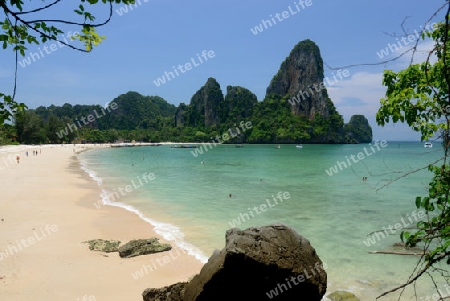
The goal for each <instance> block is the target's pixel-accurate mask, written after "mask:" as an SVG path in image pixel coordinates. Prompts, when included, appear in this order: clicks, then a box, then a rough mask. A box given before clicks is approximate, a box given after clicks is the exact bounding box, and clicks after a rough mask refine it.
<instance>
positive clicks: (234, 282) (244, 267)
mask: <svg viewBox="0 0 450 301" xmlns="http://www.w3.org/2000/svg"><path fill="white" fill-rule="evenodd" d="M324 268H325V267H324V265H323V264H322V261H321V260H320V258H319V257H318V255H317V253H316V251H315V249H314V248H313V247H312V246H311V245H310V243H309V241H308V240H307V239H306V238H304V237H302V236H300V235H298V234H297V233H296V232H295V231H294V230H293V229H292V228H290V227H288V226H286V225H284V224H273V225H269V226H263V227H256V228H248V229H246V230H239V229H236V228H234V229H230V230H228V231H227V232H226V246H225V248H224V249H222V250H221V251H217V252H215V253H214V254H213V255H212V256H211V258H210V259H209V260H208V262H207V263H206V264H205V265H204V266H203V268H202V270H201V271H200V273H199V274H198V275H196V276H195V277H194V278H193V279H192V280H191V281H189V282H188V283H180V284H178V286H170V287H165V288H161V289H157V290H155V289H147V290H146V291H145V292H144V294H143V300H144V301H156V300H159V301H163V300H180V301H181V300H182V301H204V300H218V301H221V300H224V301H225V300H227V301H229V300H237V301H240V300H242V301H244V300H245V301H248V300H267V299H268V298H269V299H271V298H275V297H276V300H279V301H285V300H305V301H306V300H307V301H319V300H321V299H322V297H323V296H324V294H325V292H326V288H327V274H326V272H325V270H324ZM183 289H184V294H183ZM180 294H183V295H182V296H181V297H180V296H179V295H180ZM165 296H166V297H165ZM172 298H173V299H172Z"/></svg>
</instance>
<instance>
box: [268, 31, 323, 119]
mask: <svg viewBox="0 0 450 301" xmlns="http://www.w3.org/2000/svg"><path fill="white" fill-rule="evenodd" d="M323 79H324V76H323V61H322V57H321V56H320V50H319V47H318V46H317V45H316V44H315V43H314V42H312V41H310V40H305V41H301V42H300V43H298V44H297V45H296V46H295V47H294V49H293V50H292V51H291V53H290V55H289V56H288V57H287V58H286V60H285V61H284V62H283V63H282V64H281V67H280V70H279V71H278V73H277V74H276V75H275V76H274V77H273V79H272V81H271V82H270V85H269V87H268V88H267V90H266V94H267V95H270V94H275V95H279V96H281V97H285V96H286V95H289V97H290V101H289V102H290V103H291V105H292V106H291V110H292V113H294V114H296V115H303V116H307V117H308V118H310V119H312V118H314V116H315V115H316V113H318V114H320V115H322V116H323V117H325V118H327V117H328V116H329V111H330V110H329V106H328V103H327V100H326V99H327V98H328V94H327V91H326V89H325V87H324V86H323V85H322V86H321V85H320V84H321V83H323ZM314 85H316V86H314ZM315 87H317V88H315Z"/></svg>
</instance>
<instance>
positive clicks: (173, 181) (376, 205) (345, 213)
mask: <svg viewBox="0 0 450 301" xmlns="http://www.w3.org/2000/svg"><path fill="white" fill-rule="evenodd" d="M193 151H195V149H179V148H170V146H158V147H134V148H111V149H95V150H91V151H88V152H84V153H82V154H80V155H79V158H80V162H81V165H82V168H83V169H85V170H86V171H87V172H89V173H90V174H91V176H93V177H94V178H95V179H96V180H97V181H98V182H99V185H100V187H99V188H100V189H99V194H100V192H102V191H103V196H102V197H101V196H100V195H99V200H100V199H102V200H103V202H105V203H112V204H113V205H119V206H123V207H125V208H127V209H128V210H132V211H135V212H136V213H138V214H140V215H141V217H142V218H144V219H146V220H147V221H148V222H150V223H152V224H153V225H154V226H155V229H156V230H157V232H158V233H160V234H161V235H163V236H164V237H165V238H166V239H170V240H172V241H173V243H176V244H178V245H180V246H183V247H184V248H186V249H187V250H188V251H189V252H190V253H191V254H192V255H194V256H196V257H197V258H198V259H199V260H201V261H206V260H207V258H208V257H209V256H210V255H211V254H212V252H213V251H214V249H221V248H223V247H224V244H225V236H224V234H225V231H226V230H227V229H229V228H231V225H232V224H233V220H237V219H238V218H240V222H241V224H240V225H237V224H236V221H235V225H236V226H237V227H238V228H241V229H244V228H247V227H251V226H259V225H267V224H270V223H274V222H282V223H285V224H287V225H289V226H291V227H293V228H294V229H295V230H296V231H297V232H298V233H299V234H301V235H303V236H304V237H306V238H307V239H308V240H309V241H310V242H311V244H312V246H313V247H314V248H315V249H316V251H317V253H318V255H319V256H320V258H321V259H322V261H324V262H325V263H326V265H327V269H326V271H327V274H328V282H329V283H328V286H329V291H333V290H336V289H346V290H350V291H353V292H355V294H357V295H358V296H360V297H361V298H362V300H371V299H372V300H373V299H374V297H375V296H377V295H378V294H379V293H381V292H382V291H385V290H387V289H391V288H393V287H394V286H395V285H398V284H401V283H403V282H404V281H406V280H407V277H408V276H409V273H410V272H411V271H412V269H413V266H414V263H415V262H416V260H417V258H416V257H413V256H392V255H373V254H368V252H369V251H374V250H378V251H383V250H392V244H393V243H395V242H398V241H399V233H400V231H396V233H395V234H392V232H390V233H391V234H390V235H389V236H387V237H386V238H383V237H381V235H379V236H378V237H379V239H376V241H374V244H371V243H370V246H367V245H366V244H365V243H364V241H366V243H369V242H368V241H367V239H368V237H369V236H367V234H368V233H370V232H372V231H375V230H381V229H383V227H384V228H386V229H388V227H389V225H392V226H394V225H395V224H396V223H403V225H408V224H411V223H410V222H409V221H411V220H412V221H414V217H413V216H412V212H413V211H414V210H416V208H415V206H414V200H415V197H416V196H419V195H425V194H426V187H427V183H428V182H429V180H430V176H431V174H430V173H429V172H428V171H427V170H426V169H425V170H422V171H420V172H417V173H414V174H411V175H409V176H408V177H406V178H401V179H399V180H398V181H395V182H393V183H391V184H390V185H388V186H386V187H384V188H383V189H381V190H377V188H380V187H381V186H383V185H384V184H388V183H389V182H390V181H392V180H394V179H396V178H397V177H399V176H401V175H402V174H403V173H405V172H409V171H411V170H414V169H416V168H421V167H424V166H426V165H427V164H428V163H431V162H433V161H435V160H436V159H438V158H440V157H441V156H442V150H441V148H440V146H439V145H438V143H435V146H434V147H433V148H431V149H430V148H424V147H423V145H422V144H421V143H416V142H414V143H413V142H411V143H408V142H388V144H387V146H386V147H379V148H376V147H374V146H371V145H368V144H359V145H304V146H303V148H301V149H299V148H296V147H295V145H281V148H279V149H276V148H275V147H274V146H273V145H245V146H244V147H243V148H236V147H234V145H219V146H217V147H214V148H212V149H209V150H208V151H207V152H204V153H203V154H199V155H197V157H195V156H194V155H193V154H192V152H193ZM360 152H361V153H362V154H363V155H364V156H363V155H361V154H360V155H359V156H360V157H359V158H360V159H358V157H357V156H358V153H360ZM352 155H353V156H354V157H353V158H354V159H352V158H351V156H352ZM202 161H203V164H202ZM338 161H340V162H345V163H346V165H347V166H346V167H345V166H344V164H343V163H341V164H340V167H341V168H339V166H335V165H336V164H337V162H338ZM355 161H357V162H355ZM349 163H350V164H351V166H350V164H349ZM333 166H335V168H337V169H336V171H337V173H333V175H331V176H330V175H329V174H328V173H327V172H326V170H329V169H330V168H331V167H333ZM144 174H154V177H155V178H154V180H150V181H149V180H147V183H146V182H145V180H144V179H143V175H144ZM363 177H367V180H366V181H363V180H362V178H363ZM127 185H130V186H129V187H128V192H127V191H126V186H127ZM133 185H134V186H133ZM120 191H122V193H123V195H122V193H120ZM279 192H281V193H285V192H288V193H289V196H290V197H289V198H285V199H284V198H283V197H281V198H282V199H283V201H282V202H281V201H278V204H275V201H274V200H273V197H272V196H274V197H277V194H278V193H279ZM108 194H109V195H110V197H109V199H108V198H107V197H106V195H108ZM230 194H231V196H232V197H230ZM285 196H287V194H285ZM268 202H269V203H270V204H271V205H272V206H271V207H269V206H267V208H266V211H264V212H261V210H258V212H259V213H257V212H256V211H255V210H254V209H252V208H254V207H255V206H258V208H259V207H260V206H261V204H266V205H267V204H268ZM98 204H100V203H99V202H98V203H97V205H98ZM93 206H94V204H93ZM99 210H101V208H100V209H99ZM252 215H253V217H252ZM247 216H248V217H249V218H248V219H247ZM242 218H245V219H246V220H245V221H243V220H242ZM402 218H403V220H402ZM408 218H409V219H408ZM405 223H406V224H405ZM409 226H412V225H409ZM402 227H403V226H402ZM394 231H395V230H394ZM388 233H389V232H388ZM370 237H372V236H370ZM429 288H430V287H429V286H428V283H425V282H424V283H423V284H422V286H421V287H419V289H418V296H419V297H421V296H422V297H424V299H425V297H426V296H427V294H429V293H430V292H431V291H430V290H429ZM381 300H395V298H394V295H391V296H388V297H387V298H384V299H381Z"/></svg>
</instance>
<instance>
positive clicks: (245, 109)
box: [221, 86, 258, 122]
mask: <svg viewBox="0 0 450 301" xmlns="http://www.w3.org/2000/svg"><path fill="white" fill-rule="evenodd" d="M257 103H258V98H257V97H256V95H255V94H253V93H252V92H251V91H250V90H248V89H246V88H243V87H239V86H227V94H226V96H225V105H224V107H223V112H224V114H223V115H224V116H222V117H221V121H222V122H227V121H230V122H239V121H241V120H246V121H248V120H250V119H251V118H252V115H253V107H254V106H255V105H256V104H257Z"/></svg>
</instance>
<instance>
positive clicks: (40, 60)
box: [0, 0, 445, 141]
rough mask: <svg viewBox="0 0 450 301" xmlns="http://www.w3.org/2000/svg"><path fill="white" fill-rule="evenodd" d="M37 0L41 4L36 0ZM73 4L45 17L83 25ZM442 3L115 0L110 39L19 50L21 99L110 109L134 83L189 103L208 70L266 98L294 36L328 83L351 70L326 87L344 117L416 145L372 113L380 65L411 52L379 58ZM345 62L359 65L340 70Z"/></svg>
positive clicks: (0, 86) (2, 87)
mask: <svg viewBox="0 0 450 301" xmlns="http://www.w3.org/2000/svg"><path fill="white" fill-rule="evenodd" d="M26 3H28V2H26ZM42 3H43V2H42V1H36V0H35V1H34V3H31V4H34V5H42ZM77 3H79V2H78V1H73V0H71V1H61V2H60V4H58V5H56V6H54V7H52V8H51V9H50V10H48V11H47V12H46V13H45V14H44V15H45V17H47V18H53V19H54V18H57V19H63V18H64V19H68V20H73V21H80V20H79V18H78V17H77V15H76V14H75V13H73V10H74V9H75V8H76V6H77ZM425 3H426V4H425ZM444 3H445V2H444V1H443V0H427V1H419V0H395V1H392V0H379V1H361V0H308V1H306V0H258V1H255V0H245V1H242V0H240V1H237V0H214V1H212V0H183V1H181V0H136V4H135V5H133V6H128V7H127V6H125V5H123V4H120V5H117V4H115V5H114V8H113V17H112V19H111V21H110V22H109V23H108V24H107V25H105V26H103V27H100V28H98V31H99V33H100V35H104V36H106V40H104V41H103V43H102V44H100V46H98V47H96V48H95V49H94V50H93V51H92V52H90V53H83V52H79V51H75V50H72V49H70V48H68V47H67V46H64V47H60V46H59V45H58V44H57V43H56V42H54V41H49V42H47V43H45V44H41V45H30V46H29V47H28V50H27V51H26V53H25V57H19V67H18V86H17V96H16V100H17V101H19V102H24V103H25V104H26V105H27V106H28V107H29V108H36V107H38V106H50V105H51V104H54V105H63V104H64V103H70V104H72V105H74V104H101V105H105V104H107V103H108V102H110V101H112V100H113V99H114V98H116V97H117V96H119V95H120V94H124V93H126V92H128V91H136V92H139V93H141V94H142V95H157V96H160V97H162V98H164V99H165V100H167V101H168V102H169V103H171V104H174V105H176V106H178V105H179V104H180V103H186V104H188V103H189V102H190V99H191V97H192V96H193V95H194V94H195V93H196V91H197V90H199V89H200V88H201V87H202V86H203V85H204V84H205V83H206V81H207V80H208V78H209V77H213V78H215V79H216V80H217V81H218V83H219V84H220V86H221V88H222V90H223V92H224V95H225V93H226V87H227V86H229V85H232V86H242V87H245V88H247V89H249V90H250V91H252V92H253V93H254V94H255V95H256V96H257V98H258V100H259V101H262V100H263V99H264V97H265V92H266V89H267V87H268V85H269V83H270V81H271V79H272V77H273V76H274V75H275V74H276V73H277V71H278V69H279V67H280V64H281V63H282V61H283V60H285V59H286V57H287V56H288V55H289V53H290V51H291V50H292V49H293V47H294V46H295V45H296V44H297V43H298V42H300V41H302V40H305V39H310V40H312V41H314V42H315V43H316V44H317V45H318V46H319V48H320V52H321V55H322V58H323V61H324V63H325V66H326V67H325V70H324V71H325V73H324V74H325V77H328V78H329V79H333V76H334V75H336V73H337V70H335V69H334V68H341V69H342V71H343V70H345V69H347V70H348V73H347V74H349V76H347V77H342V79H340V78H338V77H337V79H338V81H334V83H333V84H332V85H328V94H329V96H330V98H331V100H332V101H333V103H334V104H335V106H336V108H337V110H338V112H339V113H340V114H341V115H343V117H344V121H345V122H348V121H349V119H350V117H351V115H354V114H363V115H365V116H366V117H367V118H368V120H369V123H370V125H371V126H372V129H373V138H374V140H388V141H393V140H396V141H402V140H409V141H411V140H412V141H420V135H418V134H417V133H415V132H413V131H412V130H410V129H409V128H408V127H407V126H405V125H403V124H389V125H386V126H385V127H380V126H378V125H377V124H376V121H375V114H376V112H377V110H378V108H379V105H380V99H381V98H382V97H384V94H385V87H383V86H382V74H383V70H386V69H390V70H394V71H399V70H402V69H404V68H406V67H407V66H408V64H409V62H410V59H411V56H410V55H409V54H407V55H405V56H403V57H401V58H400V59H398V60H395V61H392V62H388V63H382V62H383V61H386V60H389V59H393V58H395V57H396V56H398V55H399V54H401V53H402V52H404V51H406V50H407V49H409V47H410V46H411V45H413V44H414V43H415V42H409V40H406V43H405V42H403V43H401V42H399V38H398V37H396V36H399V35H401V34H402V33H403V31H402V27H401V24H402V22H403V21H405V22H404V28H405V29H406V30H407V33H408V34H411V35H413V34H414V31H415V30H417V31H420V30H422V28H423V27H424V26H425V24H426V23H427V21H428V20H429V19H430V17H431V16H432V15H433V13H434V12H435V11H436V10H437V9H438V8H440V7H441V6H442V5H443V4H444ZM29 5H30V4H29ZM85 5H86V6H87V8H86V9H87V10H91V11H93V12H94V14H95V16H96V18H97V19H96V20H97V21H102V20H105V19H106V18H107V17H108V13H109V7H108V5H105V4H97V5H94V6H90V5H89V4H87V3H86V4H85ZM88 7H89V9H88ZM283 12H284V13H283ZM277 14H278V15H277ZM443 15H444V13H443V11H441V12H440V13H438V14H437V15H436V17H435V18H434V19H432V20H431V22H430V23H433V22H440V21H442V20H443ZM39 17H42V16H39ZM3 18H4V16H0V19H3ZM272 18H273V19H272ZM405 19H406V20H405ZM263 20H264V21H265V22H264V24H265V26H264V24H262V22H263ZM269 21H270V23H271V24H269ZM270 25H271V26H270ZM255 27H259V28H260V30H257V29H255ZM63 29H64V30H65V31H66V32H65V34H61V35H60V38H61V39H63V40H64V39H66V40H67V41H68V42H69V44H71V45H74V46H80V45H77V44H76V42H75V41H71V40H70V39H69V36H70V34H69V32H70V33H74V32H76V31H78V32H79V31H80V28H79V27H75V26H73V27H70V26H69V27H63ZM255 33H256V34H255ZM411 41H412V40H411ZM399 43H400V44H399ZM389 44H391V47H390V48H389ZM394 44H395V45H396V47H394V46H392V45H394ZM399 45H400V46H401V47H400V46H399ZM44 47H46V48H45V49H44ZM396 48H397V49H396ZM383 49H384V52H382V50H383ZM430 49H431V43H430V42H427V41H421V42H420V43H419V52H418V53H417V55H418V57H417V58H416V61H420V60H421V59H422V60H423V59H424V55H425V54H426V51H429V50H430ZM202 54H203V56H202ZM24 59H25V60H27V61H28V63H27V62H26V61H24ZM187 63H190V67H191V68H190V69H189V68H182V69H183V71H184V72H181V71H180V69H177V72H178V73H175V71H174V69H173V67H175V68H178V65H182V66H185V65H186V64H187ZM377 63H378V64H379V65H361V64H377ZM350 65H358V66H355V67H348V68H345V66H350ZM331 68H333V69H331ZM186 69H189V70H186ZM169 72H172V73H173V76H172V75H169V77H170V80H167V78H165V83H162V82H161V81H158V78H162V77H163V76H165V74H166V73H167V74H169ZM13 79H14V53H13V51H12V50H11V49H7V50H3V51H2V52H1V56H0V91H2V92H4V93H7V94H12V90H13V83H14V81H13ZM330 82H333V81H332V80H331V81H330Z"/></svg>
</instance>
